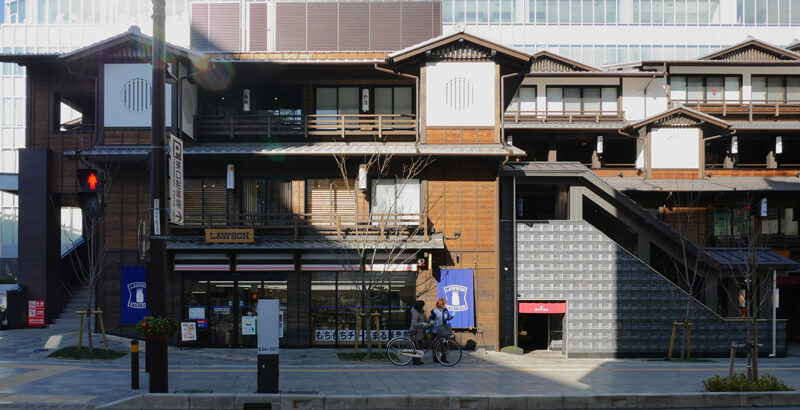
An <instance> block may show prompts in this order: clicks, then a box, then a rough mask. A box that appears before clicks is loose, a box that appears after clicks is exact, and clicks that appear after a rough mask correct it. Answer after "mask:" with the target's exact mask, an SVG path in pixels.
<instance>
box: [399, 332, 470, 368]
mask: <svg viewBox="0 0 800 410" xmlns="http://www.w3.org/2000/svg"><path fill="white" fill-rule="evenodd" d="M431 327H433V325H431V326H428V328H431ZM445 330H446V331H445ZM451 332H452V331H451V330H450V327H449V326H447V327H444V326H441V327H440V328H439V332H438V333H437V334H436V337H435V338H434V339H433V342H432V343H431V344H430V346H428V348H427V349H418V348H417V344H416V342H415V341H414V340H413V339H411V338H409V337H406V336H397V337H395V338H392V340H390V341H389V343H387V344H386V355H387V356H388V357H389V361H391V362H392V363H393V364H395V365H397V366H406V365H408V364H409V363H411V360H412V359H414V358H415V357H416V358H422V357H423V356H424V355H425V353H428V352H429V351H431V350H433V359H434V360H436V361H437V362H439V364H441V365H442V366H448V367H450V366H455V365H457V364H458V362H460V361H461V345H460V344H458V342H456V341H455V340H454V339H452V338H451V337H452V333H451ZM442 334H446V335H445V336H444V337H443V336H442Z"/></svg>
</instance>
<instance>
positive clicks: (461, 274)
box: [439, 269, 475, 328]
mask: <svg viewBox="0 0 800 410" xmlns="http://www.w3.org/2000/svg"><path fill="white" fill-rule="evenodd" d="M439 273H440V276H439V297H440V298H445V299H447V310H449V311H450V313H452V314H453V315H454V316H455V317H454V318H453V320H451V321H450V325H451V326H453V327H454V328H469V327H475V292H474V288H475V285H474V282H473V279H472V276H473V275H472V269H442V270H441V271H440V272H439Z"/></svg>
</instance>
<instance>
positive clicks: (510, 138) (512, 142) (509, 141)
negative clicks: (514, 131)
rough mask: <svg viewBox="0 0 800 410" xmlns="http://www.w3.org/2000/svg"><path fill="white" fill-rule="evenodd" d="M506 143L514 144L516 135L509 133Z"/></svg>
mask: <svg viewBox="0 0 800 410" xmlns="http://www.w3.org/2000/svg"><path fill="white" fill-rule="evenodd" d="M506 144H507V145H514V136H513V135H507V136H506Z"/></svg>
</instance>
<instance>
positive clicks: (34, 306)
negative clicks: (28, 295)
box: [28, 300, 44, 326]
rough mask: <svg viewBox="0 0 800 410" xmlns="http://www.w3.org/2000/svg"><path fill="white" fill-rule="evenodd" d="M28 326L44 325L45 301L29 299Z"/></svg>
mask: <svg viewBox="0 0 800 410" xmlns="http://www.w3.org/2000/svg"><path fill="white" fill-rule="evenodd" d="M28 326H44V301H43V300H29V301H28Z"/></svg>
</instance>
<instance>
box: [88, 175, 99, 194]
mask: <svg viewBox="0 0 800 410" xmlns="http://www.w3.org/2000/svg"><path fill="white" fill-rule="evenodd" d="M87 182H88V183H89V189H90V190H92V191H96V190H97V175H95V174H94V172H92V173H91V174H89V179H88V180H87Z"/></svg>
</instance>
